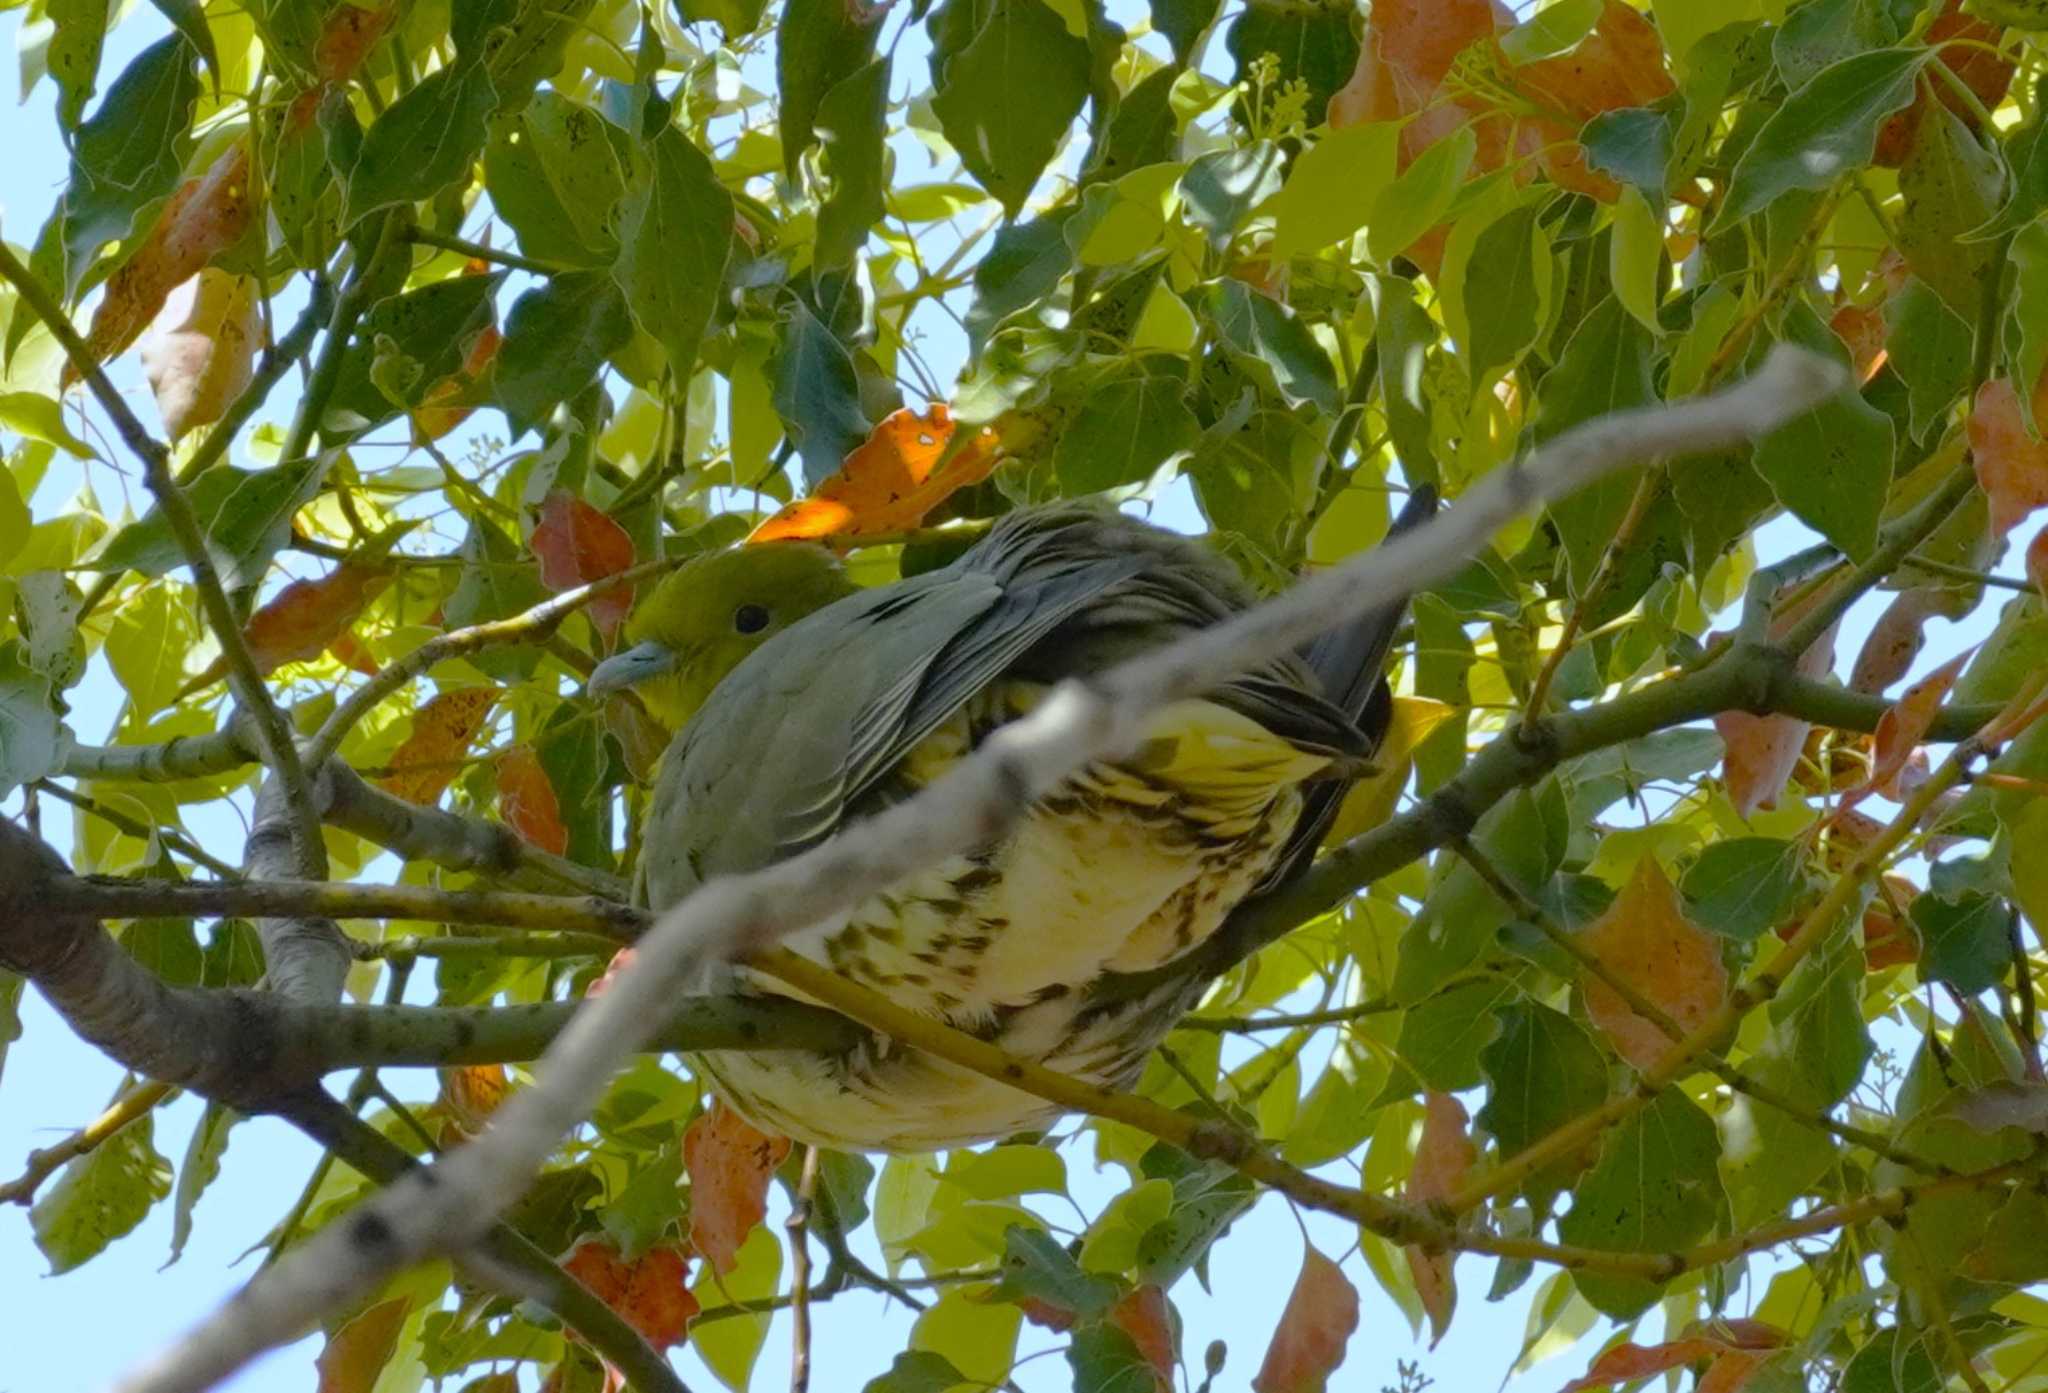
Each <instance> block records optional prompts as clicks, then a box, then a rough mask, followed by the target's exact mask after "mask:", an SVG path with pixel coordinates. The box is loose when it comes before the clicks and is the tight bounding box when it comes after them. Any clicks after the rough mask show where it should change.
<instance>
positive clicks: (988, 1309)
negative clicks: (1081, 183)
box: [910, 0, 1036, 1388]
mask: <svg viewBox="0 0 2048 1393" xmlns="http://www.w3.org/2000/svg"><path fill="white" fill-rule="evenodd" d="M1034 3H1036V0H1034ZM1023 1323H1024V1313H1023V1312H1022V1311H1020V1310H1018V1309H1017V1308H1016V1307H1015V1306H1012V1305H1010V1304H1009V1303H1007V1302H1002V1301H975V1300H972V1299H970V1298H969V1295H968V1293H967V1292H966V1291H964V1290H962V1289H961V1288H959V1287H953V1288H949V1289H948V1290H947V1292H946V1294H945V1295H944V1296H942V1297H940V1298H939V1299H938V1300H937V1301H935V1302H933V1303H932V1304H931V1305H930V1306H928V1307H926V1308H925V1310H924V1313H923V1314H922V1315H920V1316H919V1317H918V1318H917V1324H916V1325H914V1326H912V1327H911V1331H910V1347H911V1349H912V1350H923V1351H927V1352H929V1353H932V1354H936V1355H939V1356H940V1357H941V1358H943V1359H945V1360H946V1361H947V1362H948V1363H949V1364H951V1365H952V1366H953V1367H954V1368H956V1369H958V1370H959V1371H960V1373H961V1375H962V1376H963V1378H964V1380H965V1382H966V1383H967V1384H968V1385H969V1386H970V1387H981V1388H994V1387H998V1386H1000V1385H1001V1384H1002V1383H1003V1381H1004V1380H1005V1379H1007V1378H1008V1377H1009V1376H1010V1364H1011V1362H1012V1361H1013V1360H1014V1359H1015V1358H1016V1352H1017V1331H1018V1327H1020V1326H1021V1325H1022V1324H1023Z"/></svg>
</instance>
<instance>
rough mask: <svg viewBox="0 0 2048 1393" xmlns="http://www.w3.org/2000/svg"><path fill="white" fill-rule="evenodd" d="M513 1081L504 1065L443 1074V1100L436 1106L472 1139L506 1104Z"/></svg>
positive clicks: (435, 1104) (470, 1065)
mask: <svg viewBox="0 0 2048 1393" xmlns="http://www.w3.org/2000/svg"><path fill="white" fill-rule="evenodd" d="M511 1089H512V1081H511V1079H510V1078H509V1077H508V1076H507V1075H506V1073H505V1066H504V1065H502V1064H467V1065H464V1066H462V1067H461V1068H456V1069H443V1070H442V1071H441V1096H440V1097H439V1098H436V1099H435V1100H434V1106H435V1108H436V1109H438V1110H439V1111H440V1112H442V1113H443V1114H445V1115H446V1116H447V1117H448V1118H449V1120H450V1121H452V1122H454V1123H455V1125H456V1126H457V1127H459V1128H461V1129H462V1130H463V1132H465V1133H466V1134H468V1135H469V1136H472V1137H473V1136H475V1135H476V1134H477V1133H478V1132H481V1131H482V1130H483V1129H484V1124H485V1123H486V1122H488V1121H490V1118H491V1114H492V1113H494V1112H496V1111H497V1110H498V1105H499V1104H500V1103H502V1102H504V1101H505V1095H506V1094H507V1093H509V1092H510V1091H511Z"/></svg>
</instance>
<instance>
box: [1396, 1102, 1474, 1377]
mask: <svg viewBox="0 0 2048 1393" xmlns="http://www.w3.org/2000/svg"><path fill="white" fill-rule="evenodd" d="M1422 1106H1423V1114H1422V1140H1421V1141H1420V1142H1419V1143H1417V1145H1416V1148H1415V1165H1414V1168H1413V1169H1412V1170H1410V1171H1409V1172H1408V1199H1409V1201H1410V1202H1411V1203H1414V1204H1428V1203H1429V1202H1431V1201H1432V1200H1440V1199H1442V1198H1444V1197H1445V1196H1446V1195H1449V1194H1451V1193H1452V1192H1454V1191H1455V1190H1457V1188H1458V1187H1459V1186H1460V1185H1462V1184H1464V1183H1465V1177H1466V1176H1467V1175H1469V1174H1470V1173H1471V1170H1472V1167H1473V1164H1474V1163H1475V1162H1477V1161H1478V1159H1479V1150H1478V1148H1477V1147H1475V1146H1473V1145H1472V1139H1471V1137H1470V1136H1468V1135H1467V1133H1466V1127H1467V1124H1468V1122H1469V1121H1470V1119H1469V1118H1468V1117H1467V1116H1466V1113H1465V1105H1464V1104H1462V1103H1460V1102H1459V1101H1458V1100H1457V1099H1456V1098H1453V1097H1451V1096H1450V1095H1449V1094H1447V1093H1428V1094H1425V1095H1424V1096H1423V1100H1422ZM1407 1255H1408V1271H1409V1273H1410V1274H1411V1275H1412V1276H1413V1277H1414V1278H1415V1292H1416V1295H1418V1296H1420V1297H1421V1298H1422V1308H1423V1309H1424V1310H1425V1311H1427V1312H1429V1329H1430V1341H1429V1343H1430V1347H1431V1348H1432V1349H1434V1348H1435V1347H1436V1344H1437V1341H1439V1340H1441V1339H1443V1337H1444V1332H1445V1331H1446V1330H1448V1329H1450V1325H1451V1313H1452V1311H1453V1310H1454V1309H1455V1308H1456V1306H1457V1302H1458V1289H1457V1287H1456V1285H1455V1284H1453V1282H1452V1280H1451V1268H1452V1264H1454V1263H1455V1262H1456V1261H1457V1257H1458V1255H1457V1254H1456V1253H1431V1252H1428V1251H1426V1250H1424V1249H1421V1248H1415V1247H1411V1248H1409V1249H1408V1250H1407Z"/></svg>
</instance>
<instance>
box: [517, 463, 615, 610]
mask: <svg viewBox="0 0 2048 1393" xmlns="http://www.w3.org/2000/svg"><path fill="white" fill-rule="evenodd" d="M532 545H533V554H534V555H535V556H537V557H539V558H540V583H541V584H542V585H545V586H546V587H547V588H548V589H550V590H552V591H555V592H556V593H557V594H559V593H561V592H562V591H564V590H574V589H575V588H576V587H577V586H579V585H588V584H590V583H591V582H592V581H594V580H603V579H604V578H605V577H606V576H610V575H617V574H618V573H619V572H620V571H623V570H625V569H627V568H628V567H630V566H631V565H632V564H633V539H632V538H631V537H629V536H627V535H626V529H625V528H623V527H621V526H619V525H618V523H616V522H614V521H613V520H612V519H611V518H610V517H609V516H608V515H606V514H605V513H604V512H603V511H601V510H599V509H597V508H594V507H592V506H591V505H590V504H588V503H586V502H584V501H583V500H582V499H580V498H578V497H577V496H576V495H575V494H573V493H570V492H568V491H567V490H565V489H555V490H554V491H553V492H551V493H549V494H548V496H547V497H546V498H545V499H544V500H542V502H541V505H540V521H539V523H538V524H537V525H536V526H535V527H534V529H533V542H532ZM632 612H633V587H632V586H630V585H616V586H613V587H612V588H611V589H610V590H607V591H606V592H605V593H604V594H602V595H599V596H598V597H597V598H596V599H594V600H592V601H591V602H590V621H591V622H592V623H593V624H595V625H597V627H598V629H599V631H600V632H602V633H605V634H610V633H611V632H612V631H613V630H614V629H616V628H618V627H619V625H620V624H622V623H623V622H625V618H626V616H627V615H628V614H630V613H632Z"/></svg>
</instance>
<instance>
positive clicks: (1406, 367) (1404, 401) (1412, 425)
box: [1370, 276, 1437, 482]
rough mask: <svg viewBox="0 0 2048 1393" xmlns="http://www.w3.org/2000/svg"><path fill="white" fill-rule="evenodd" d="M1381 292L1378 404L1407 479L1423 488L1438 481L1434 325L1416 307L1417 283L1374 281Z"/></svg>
mask: <svg viewBox="0 0 2048 1393" xmlns="http://www.w3.org/2000/svg"><path fill="white" fill-rule="evenodd" d="M1370 284H1372V285H1373V286H1374V287H1375V288H1376V289H1377V290H1378V292H1379V293H1378V296H1377V299H1376V301H1375V303H1374V306H1373V310H1374V315H1375V322H1374V324H1373V334H1374V338H1375V341H1376V342H1377V344H1378V346H1379V350H1380V401H1381V403H1382V405H1383V406H1384V407H1385V409H1386V413H1387V435H1388V438H1389V439H1391V440H1392V441H1393V444H1394V453H1395V454H1396V455H1398V456H1400V459H1401V465H1402V468H1403V470H1404V471H1405V472H1406V473H1407V475H1408V477H1409V478H1411V479H1414V480H1416V481H1417V482H1422V481H1424V480H1435V479H1436V478H1437V465H1436V458H1435V454H1434V452H1433V449H1432V446H1431V442H1430V400H1429V397H1428V395H1427V394H1426V392H1425V385H1426V384H1427V382H1428V380H1429V350H1430V347H1431V346H1432V345H1433V344H1435V342H1436V338H1437V334H1436V323H1435V321H1433V320H1432V319H1431V318H1430V317H1429V312H1428V311H1427V310H1425V309H1423V308H1422V307H1421V306H1420V305H1418V304H1417V303H1416V302H1415V283H1414V282H1413V281H1411V280H1407V279H1405V278H1403V277H1401V276H1375V277H1372V278H1371V280H1370Z"/></svg>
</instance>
